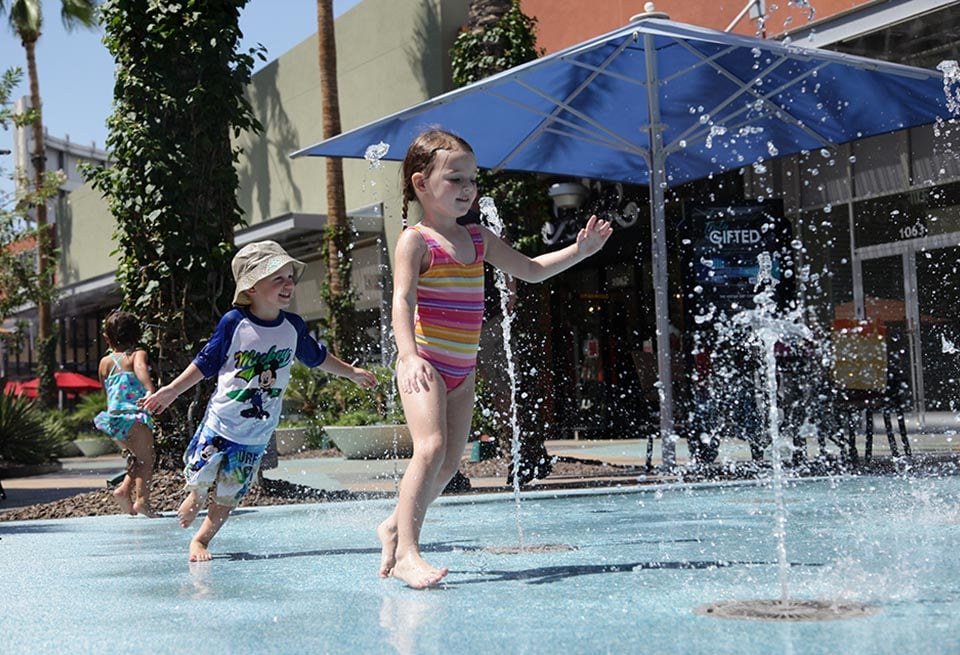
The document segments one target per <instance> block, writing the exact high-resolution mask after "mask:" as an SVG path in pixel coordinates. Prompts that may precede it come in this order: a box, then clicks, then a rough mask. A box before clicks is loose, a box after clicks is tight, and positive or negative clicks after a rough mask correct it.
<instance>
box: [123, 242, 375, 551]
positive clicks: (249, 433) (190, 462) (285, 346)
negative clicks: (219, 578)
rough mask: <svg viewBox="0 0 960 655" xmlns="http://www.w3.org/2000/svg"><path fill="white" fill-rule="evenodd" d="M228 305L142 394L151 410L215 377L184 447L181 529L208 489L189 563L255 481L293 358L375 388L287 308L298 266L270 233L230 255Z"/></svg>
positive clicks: (369, 376) (366, 374)
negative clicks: (176, 365) (164, 381)
mask: <svg viewBox="0 0 960 655" xmlns="http://www.w3.org/2000/svg"><path fill="white" fill-rule="evenodd" d="M232 268H233V277H234V280H235V281H236V283H237V288H236V292H235V293H234V296H233V305H234V308H233V309H231V310H230V311H228V312H227V313H226V314H224V315H223V317H222V318H221V319H220V322H219V324H218V325H217V329H216V330H215V331H214V333H213V336H212V337H211V338H210V340H209V341H208V342H207V344H206V345H205V346H204V347H203V349H202V350H201V351H200V353H199V354H198V355H197V356H196V357H195V358H194V360H193V361H192V362H191V363H190V364H189V365H188V366H187V368H186V369H184V371H183V372H182V373H181V374H180V375H179V376H178V377H177V378H176V379H175V380H174V381H173V382H171V383H170V384H168V385H166V386H164V387H161V388H160V389H158V390H157V391H156V392H155V393H153V394H150V395H149V396H147V397H146V398H144V399H143V401H141V406H142V407H143V408H144V409H147V410H148V411H151V412H153V413H159V412H162V411H163V410H164V409H166V408H167V407H168V406H169V405H170V403H172V402H173V401H174V400H176V398H177V397H178V396H179V395H180V394H182V393H183V392H185V391H187V390H188V389H190V388H191V387H193V386H194V385H195V384H197V383H198V382H199V381H200V380H202V379H204V378H208V377H213V376H214V375H216V376H217V388H216V390H215V391H214V393H213V395H212V396H211V397H210V402H209V403H208V404H207V411H206V414H205V415H204V418H203V421H202V422H201V424H200V427H199V428H198V429H197V432H196V434H195V435H194V437H193V439H192V441H191V442H190V445H189V446H188V447H187V452H186V453H185V454H184V457H183V459H184V464H185V467H184V476H185V477H186V480H187V484H186V486H187V489H188V490H189V491H190V493H189V495H188V496H187V498H186V500H184V501H183V503H182V504H181V505H180V509H179V510H178V511H177V518H178V519H179V520H180V525H181V526H182V527H184V528H187V527H189V526H190V525H191V524H192V523H193V520H194V519H195V518H196V516H197V513H198V512H199V511H200V509H201V508H202V507H203V505H204V502H205V501H206V499H207V496H208V493H209V491H210V490H211V489H213V496H212V497H211V498H210V503H209V507H208V508H207V516H206V518H205V519H204V521H203V524H202V525H201V526H200V529H199V530H198V531H197V533H196V534H195V535H194V536H193V539H192V540H191V541H190V561H193V562H195V561H204V560H209V559H211V557H212V556H211V554H210V552H209V551H208V550H207V547H208V546H209V544H210V540H211V539H213V537H214V536H215V535H216V534H217V531H218V530H219V529H220V528H221V527H222V526H223V524H224V523H225V522H226V520H227V518H228V517H229V516H230V511H231V510H232V509H233V508H234V507H236V506H237V505H238V504H239V502H240V500H241V499H242V498H243V496H244V495H245V494H246V493H247V490H248V489H249V487H250V484H251V483H252V482H253V481H254V480H255V479H256V475H257V471H258V469H259V467H260V459H261V457H262V456H263V452H264V450H265V449H266V447H267V443H268V441H269V440H270V435H271V434H273V431H274V429H275V428H276V427H277V423H279V421H280V410H281V403H282V401H283V393H284V390H285V389H286V386H287V383H288V382H289V380H290V367H291V365H292V364H293V361H294V359H297V360H299V361H301V362H303V363H304V364H306V365H307V366H310V367H319V368H320V369H321V370H324V371H326V372H328V373H331V374H333V375H340V376H343V377H347V378H350V379H351V380H353V381H354V382H356V383H357V384H359V385H360V386H362V387H364V388H371V387H374V386H376V384H377V379H376V377H375V376H374V375H373V373H371V372H370V371H368V370H366V369H363V368H358V367H356V366H351V365H350V364H347V363H346V362H344V361H343V360H341V359H338V358H337V357H335V356H334V355H333V354H331V353H328V352H327V349H326V348H325V347H324V346H323V345H321V344H319V343H317V341H316V340H314V339H313V337H311V336H310V335H309V334H308V333H307V326H306V323H304V321H303V319H302V318H301V317H300V316H298V315H296V314H293V313H291V312H288V311H286V309H287V307H289V306H290V303H291V301H292V300H293V294H294V288H295V287H296V284H297V281H298V280H299V279H300V276H301V275H302V274H303V270H304V268H306V265H305V264H303V262H300V261H297V260H296V259H294V258H293V257H291V256H290V255H289V254H287V252H286V251H285V250H284V249H283V248H281V247H280V245H279V244H277V243H276V242H274V241H259V242H256V243H251V244H248V245H246V246H244V247H243V248H241V249H240V250H239V252H237V254H236V256H235V257H234V258H233V264H232Z"/></svg>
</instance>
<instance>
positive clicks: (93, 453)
mask: <svg viewBox="0 0 960 655" xmlns="http://www.w3.org/2000/svg"><path fill="white" fill-rule="evenodd" d="M73 444H74V445H75V446H76V447H77V448H79V449H80V452H81V453H83V456H84V457H99V456H100V455H106V454H107V453H115V452H117V445H116V444H115V443H113V440H112V439H108V438H106V437H81V438H79V439H74V440H73Z"/></svg>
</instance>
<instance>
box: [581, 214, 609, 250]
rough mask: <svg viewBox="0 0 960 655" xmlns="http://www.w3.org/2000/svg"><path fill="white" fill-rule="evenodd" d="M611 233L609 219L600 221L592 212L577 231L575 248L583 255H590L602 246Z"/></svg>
mask: <svg viewBox="0 0 960 655" xmlns="http://www.w3.org/2000/svg"><path fill="white" fill-rule="evenodd" d="M611 234H613V225H611V224H610V221H602V220H600V219H598V218H597V216H596V214H594V215H593V216H591V217H590V220H588V221H587V225H586V227H584V228H583V229H581V230H580V231H579V232H577V248H578V249H579V251H580V252H581V253H583V254H584V255H592V254H593V253H595V252H597V251H599V250H600V249H601V248H603V244H605V243H606V242H607V239H609V238H610V235H611Z"/></svg>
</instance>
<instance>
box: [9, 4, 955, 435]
mask: <svg viewBox="0 0 960 655" xmlns="http://www.w3.org/2000/svg"><path fill="white" fill-rule="evenodd" d="M469 4H470V3H469V2H468V1H467V0H429V1H426V2H424V1H422V0H364V1H363V2H361V3H359V4H358V5H356V6H355V7H354V8H353V9H351V10H350V11H348V12H346V13H345V14H343V15H342V16H340V17H339V18H338V19H337V22H336V29H337V45H338V71H339V87H340V102H341V116H342V123H343V129H344V130H349V129H351V128H353V127H357V126H360V125H363V124H365V123H367V122H370V121H372V120H375V119H377V118H380V117H382V116H385V115H388V114H391V113H393V112H395V111H398V110H400V109H404V108H406V107H408V106H411V105H414V104H416V103H418V102H420V101H423V100H425V99H427V98H431V97H434V96H436V95H439V94H441V93H443V92H445V91H447V90H449V89H450V86H451V83H450V56H449V51H450V48H451V46H452V45H453V42H454V40H455V38H456V35H457V34H458V32H459V30H460V29H461V28H462V26H463V25H464V24H465V23H466V21H467V9H468V6H469ZM642 4H643V3H641V2H637V1H629V0H620V1H617V2H613V1H611V2H601V3H582V2H573V1H572V0H571V1H561V2H558V1H548V0H522V1H521V7H522V9H523V10H524V12H525V13H526V14H527V15H530V16H534V17H536V18H537V20H538V26H539V32H538V40H539V43H540V44H541V45H542V46H543V47H544V48H545V49H546V50H547V52H554V51H557V50H559V49H562V48H564V47H567V46H569V45H573V44H574V43H577V42H579V41H582V40H585V39H587V38H589V37H591V36H594V35H596V34H599V33H602V32H605V31H608V30H610V29H614V28H616V27H619V26H621V25H623V24H625V23H627V22H628V21H629V19H630V17H631V16H632V15H634V14H637V13H640V12H642V11H643V10H644V8H643V6H642ZM783 4H785V5H786V6H784V7H779V6H774V5H773V4H771V3H766V2H754V3H748V2H746V1H745V2H744V3H742V5H740V3H734V4H732V5H727V4H726V3H724V4H723V5H722V6H721V5H719V4H718V3H713V2H686V1H682V0H672V1H671V0H661V2H658V3H657V7H656V9H657V10H658V11H663V12H665V13H667V14H669V15H670V17H671V19H673V20H677V21H681V22H688V23H692V24H697V25H701V26H705V27H712V28H715V29H725V28H730V29H731V30H733V31H737V32H739V33H742V34H750V35H755V34H759V35H762V36H765V37H767V38H779V39H791V40H793V41H794V42H803V43H808V44H810V45H815V46H818V47H823V48H829V49H833V50H838V51H841V52H848V53H853V54H858V55H862V56H867V57H873V58H878V59H884V60H888V61H897V62H900V63H905V64H909V65H914V66H923V67H927V68H933V67H936V66H937V65H938V64H939V63H940V62H942V61H946V60H951V59H958V58H960V56H958V54H960V53H958V52H957V50H958V46H957V43H958V39H957V36H958V32H960V3H957V2H945V1H942V0H910V1H895V0H887V1H883V2H869V1H857V0H821V1H820V2H817V3H816V6H815V9H814V8H813V7H811V6H810V5H809V4H808V3H783ZM738 5H739V6H738ZM370 35H376V38H371V36H370ZM249 97H250V100H251V104H252V106H253V107H254V111H255V113H256V114H257V117H258V118H259V120H260V122H261V123H262V124H263V126H264V133H263V134H261V135H244V136H242V137H241V138H240V141H239V145H240V146H242V148H243V150H244V154H243V156H242V158H241V160H240V162H239V164H238V167H239V173H240V183H241V189H240V198H239V199H240V204H241V206H242V207H243V209H244V211H245V213H246V216H247V222H248V227H246V228H245V229H244V230H241V231H240V232H239V233H238V234H237V238H236V241H237V244H238V245H241V244H243V243H246V242H249V241H252V240H255V239H262V238H273V239H276V240H278V241H280V242H281V243H283V244H284V245H286V246H287V247H288V248H290V249H291V250H292V251H293V252H294V253H295V254H296V255H297V256H300V257H302V258H304V259H305V260H307V261H308V262H309V264H310V266H309V267H308V275H307V277H306V278H305V280H304V281H303V282H302V283H301V286H300V288H299V290H298V296H297V301H296V302H297V304H296V307H295V310H296V311H298V312H299V313H301V314H303V315H304V316H305V317H306V318H307V319H308V321H311V322H316V321H317V320H318V319H319V318H320V317H322V316H323V315H324V311H325V310H324V308H323V307H322V305H321V303H320V301H319V284H320V282H321V280H322V278H323V275H324V272H323V265H322V263H321V261H320V257H319V252H318V244H319V239H320V235H321V232H322V230H323V227H324V225H325V222H326V216H325V211H326V209H325V205H326V192H325V168H324V162H323V160H322V159H320V158H303V159H296V160H291V159H290V158H289V154H290V153H291V152H294V151H295V150H297V149H299V148H301V147H304V146H307V145H310V144H312V143H316V142H318V141H321V140H322V121H321V118H320V117H321V110H320V84H319V70H318V64H317V48H316V40H315V38H310V39H307V40H305V41H304V42H302V43H301V44H299V45H298V46H296V47H295V48H293V49H292V50H291V51H290V52H288V53H285V54H283V55H282V56H280V57H279V58H278V59H277V60H275V61H273V62H271V63H270V64H268V65H267V66H266V67H264V68H263V69H262V70H260V71H258V73H257V74H256V75H255V76H254V79H253V83H252V84H251V87H250V91H249ZM479 119H480V117H478V120H479ZM949 130H950V128H949V126H927V127H921V128H915V129H912V130H905V131H902V132H897V133H893V134H889V135H884V136H880V137H874V138H872V139H865V140H862V141H858V142H855V143H853V144H850V145H848V146H844V147H842V148H840V150H839V151H838V152H836V153H834V154H833V156H832V157H830V158H824V157H823V156H822V155H821V154H820V153H802V154H800V155H796V156H791V157H785V158H781V159H778V160H773V161H771V162H768V165H767V166H766V167H765V168H764V169H763V170H759V169H756V168H748V169H745V170H744V171H742V172H736V173H731V174H725V175H721V176H715V177H714V178H712V179H711V180H705V181H700V182H697V183H693V184H689V185H686V186H684V187H682V188H677V189H671V190H670V193H669V195H668V198H667V202H668V204H667V210H668V227H669V228H670V229H671V232H672V234H671V237H670V238H671V250H670V252H671V253H672V255H671V262H670V279H671V281H672V284H674V285H675V288H672V289H671V293H670V297H671V302H672V306H671V308H670V316H671V321H670V322H671V342H672V343H673V349H674V352H673V353H672V356H673V358H674V361H675V366H674V371H675V385H676V389H677V390H676V394H675V395H676V396H677V397H678V398H680V399H686V401H687V402H688V403H689V405H690V406H691V407H692V405H693V404H694V403H693V401H694V400H695V393H694V390H695V387H696V380H697V379H698V377H697V376H698V372H697V360H696V357H695V353H694V350H696V348H697V346H696V345H695V343H694V340H693V336H696V333H697V330H696V327H695V325H694V324H693V323H692V320H691V312H690V308H689V306H685V304H686V305H688V304H689V300H688V299H687V297H686V296H685V295H684V289H683V284H684V280H685V276H687V275H688V273H689V271H688V270H686V269H685V267H686V266H687V264H688V262H687V261H686V260H685V259H684V254H683V253H684V247H685V244H684V237H683V229H684V227H683V226H684V224H685V216H684V212H685V207H688V206H690V205H691V203H701V204H703V203H713V204H718V205H737V206H740V205H742V206H748V205H750V204H751V203H757V202H766V201H769V200H771V199H774V200H776V201H778V202H779V203H780V205H779V206H782V213H783V217H784V219H785V221H786V222H787V224H788V226H789V229H790V231H791V235H792V236H791V240H795V241H797V242H799V243H801V244H802V252H799V253H798V255H797V264H798V266H799V267H800V268H802V269H803V270H805V271H808V272H810V275H812V276H813V277H812V278H808V279H812V280H814V281H815V283H814V282H810V283H809V284H806V285H805V287H804V289H803V290H802V291H803V294H804V298H803V301H804V302H806V303H808V304H809V315H810V320H811V321H812V322H816V324H817V325H818V326H819V329H820V330H821V333H820V334H821V336H822V338H824V339H827V340H829V339H831V338H832V337H833V335H834V332H836V331H837V330H840V329H842V328H843V327H844V326H849V325H851V324H859V323H858V322H861V321H867V322H872V324H873V325H875V326H876V327H877V329H878V330H881V331H882V333H883V335H884V339H885V341H884V344H883V351H884V358H885V367H886V369H887V375H888V377H893V378H896V380H897V384H898V385H900V388H905V391H904V394H905V398H906V400H905V401H904V402H905V403H906V405H907V406H908V409H909V411H910V412H912V414H913V415H914V416H915V417H916V418H917V420H918V421H923V420H924V416H925V415H926V413H928V412H932V411H938V412H939V411H945V410H952V408H953V403H954V400H955V398H956V394H955V392H954V391H953V386H955V385H954V384H953V382H954V380H955V379H956V377H957V375H960V372H958V371H957V370H956V368H957V365H956V364H955V363H954V362H953V360H952V359H951V358H948V357H944V356H943V354H944V353H946V352H948V351H949V350H950V347H951V345H952V344H960V310H958V309H957V308H958V307H960V303H958V302H957V300H958V298H956V297H955V296H957V295H958V293H960V292H958V291H957V285H956V282H955V280H956V269H957V266H958V261H960V207H958V205H960V186H958V182H960V164H958V159H957V157H956V155H955V152H956V148H957V146H955V145H953V144H952V143H951V139H952V138H953V139H955V136H954V135H952V134H950V133H949ZM343 163H344V172H345V192H346V198H347V206H348V207H349V208H351V209H350V212H349V213H350V214H351V216H352V217H353V218H352V220H353V223H354V227H355V229H356V245H355V248H354V251H353V255H354V258H355V264H354V284H355V286H357V287H358V288H359V292H360V298H361V300H360V304H359V308H360V310H361V311H362V312H363V313H364V317H365V323H366V325H368V326H369V339H368V342H369V349H368V350H369V353H368V356H369V357H370V358H371V359H374V360H378V361H379V360H383V361H389V360H390V358H391V353H390V336H389V312H388V303H389V279H390V257H391V256H392V255H391V253H392V244H393V243H395V241H396V238H397V235H398V233H399V229H400V220H399V213H400V212H399V205H398V201H397V199H398V197H399V185H398V182H399V180H398V169H397V165H396V164H391V163H387V162H383V163H382V164H380V165H379V166H372V165H371V164H370V163H369V162H367V161H364V160H344V162H343ZM557 182H563V183H569V184H573V185H576V187H577V188H578V192H577V194H575V195H576V196H577V198H576V204H575V205H571V206H569V207H565V208H563V210H562V211H565V212H570V211H574V212H588V211H601V212H605V213H606V214H608V215H609V216H611V217H613V218H614V219H615V220H617V222H618V228H617V231H616V233H615V235H614V237H613V238H612V240H611V242H610V244H609V245H608V247H607V248H605V249H604V251H603V252H602V253H601V254H600V255H598V256H597V257H595V258H593V259H591V260H590V261H588V262H585V263H583V264H581V265H580V266H578V267H577V268H576V269H575V270H573V271H570V272H568V273H567V274H564V275H562V276H559V277H558V278H556V279H555V280H553V281H551V282H550V283H549V286H548V293H547V295H548V297H549V299H550V300H549V302H550V312H549V313H550V316H549V320H550V337H549V339H550V343H549V344H547V345H548V347H547V348H546V349H545V352H547V353H549V357H548V361H546V362H544V365H545V366H546V367H549V368H550V369H551V370H552V371H553V372H554V375H553V376H552V377H551V382H550V385H551V386H550V388H549V389H547V390H546V393H548V394H549V395H550V397H551V399H552V407H553V410H552V411H553V413H554V417H553V418H552V419H551V420H550V422H551V425H552V427H553V428H554V429H553V430H552V431H551V434H552V435H553V436H559V435H561V434H563V435H569V434H577V435H580V434H585V435H603V436H609V437H616V436H624V437H635V436H638V435H639V434H645V433H646V431H649V430H650V429H655V425H656V420H655V414H656V405H657V394H656V390H655V388H654V386H653V385H654V382H655V381H656V371H655V365H654V362H655V358H654V353H653V349H654V347H655V343H656V337H655V327H654V321H653V292H652V282H651V275H650V245H649V244H650V235H649V231H650V230H649V221H648V220H647V219H646V217H647V216H648V215H649V210H648V203H649V198H648V197H647V190H646V188H631V187H625V186H623V185H612V184H607V183H600V182H597V181H595V180H556V179H546V178H545V179H544V184H545V185H548V186H549V185H551V184H554V183H557ZM560 211H561V210H560V209H558V213H557V215H555V216H552V217H543V218H544V221H547V220H548V219H552V222H553V223H554V224H555V225H559V224H560V223H562V221H560V220H559V218H560ZM57 225H58V233H59V238H60V243H61V247H62V261H61V270H60V278H59V279H60V280H61V281H62V287H63V290H64V296H63V299H62V300H61V302H60V304H59V307H58V316H59V320H60V321H61V326H62V328H63V329H62V331H61V334H62V335H63V343H62V349H61V362H62V365H63V366H64V367H65V368H75V369H77V370H80V371H87V372H89V371H91V370H94V368H93V367H95V363H96V361H97V359H98V358H99V356H100V353H101V352H102V343H100V341H99V335H98V330H97V325H98V324H99V321H100V320H101V319H102V317H103V316H104V315H105V313H106V312H107V311H108V310H109V309H110V308H112V307H113V306H115V305H116V304H117V303H118V302H119V297H118V295H117V291H116V288H115V285H114V281H113V272H114V271H115V260H114V258H113V257H112V256H111V255H110V250H111V247H110V244H109V242H107V241H106V240H104V239H102V238H100V237H99V236H97V237H96V238H95V236H94V235H102V234H104V233H109V232H110V231H112V221H111V219H110V217H109V215H108V213H107V212H106V209H105V206H104V204H103V201H102V199H101V198H99V197H98V196H97V194H96V193H94V192H93V191H92V190H91V189H90V188H89V186H87V185H82V186H80V187H78V188H76V189H71V190H70V194H69V198H68V202H67V203H66V206H65V207H63V208H61V211H60V212H59V213H58V218H57ZM545 238H546V239H547V240H548V241H550V240H553V241H555V242H556V245H558V246H559V244H560V241H562V239H561V235H558V234H556V233H553V234H550V233H549V232H548V233H545ZM25 315H29V312H27V313H26V314H25ZM6 356H7V355H5V357H6ZM12 364H15V366H11V364H10V363H8V369H9V370H11V371H24V370H29V368H30V366H31V362H30V360H29V358H27V359H26V361H24V358H23V357H22V356H21V357H18V358H17V359H16V360H15V361H13V362H12ZM24 367H26V369H24ZM24 377H26V376H24ZM904 385H905V387H904ZM687 414H689V415H691V416H692V414H693V412H692V411H690V412H687ZM692 424H693V420H692V419H688V418H687V415H686V414H684V413H683V412H681V416H680V420H679V421H678V432H680V433H681V436H684V432H685V431H686V432H689V431H690V430H693V429H694V428H692V427H691V426H692Z"/></svg>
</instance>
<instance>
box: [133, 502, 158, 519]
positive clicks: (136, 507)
mask: <svg viewBox="0 0 960 655" xmlns="http://www.w3.org/2000/svg"><path fill="white" fill-rule="evenodd" d="M131 514H143V515H144V516H146V517H147V518H148V519H155V518H157V517H159V516H160V515H159V514H157V513H156V512H155V511H153V508H152V507H150V501H148V500H143V499H140V500H138V501H137V502H135V503H134V504H133V511H132V512H131Z"/></svg>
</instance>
